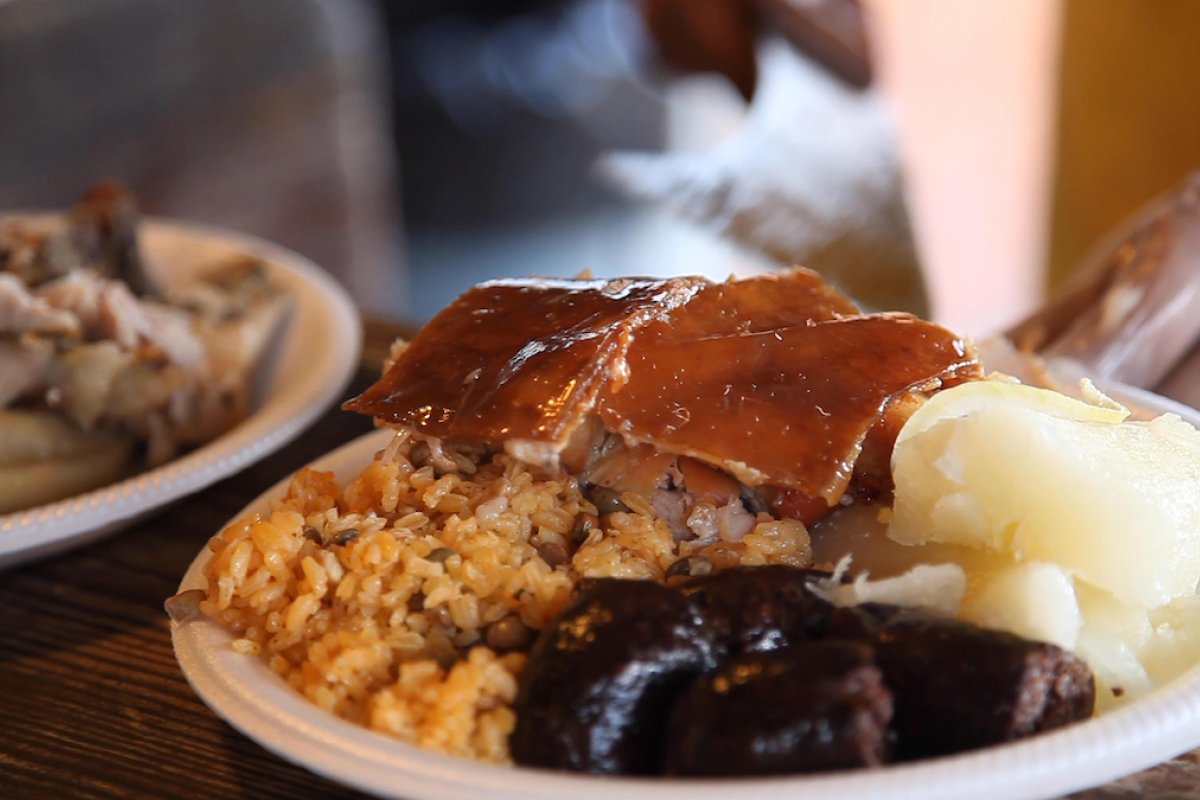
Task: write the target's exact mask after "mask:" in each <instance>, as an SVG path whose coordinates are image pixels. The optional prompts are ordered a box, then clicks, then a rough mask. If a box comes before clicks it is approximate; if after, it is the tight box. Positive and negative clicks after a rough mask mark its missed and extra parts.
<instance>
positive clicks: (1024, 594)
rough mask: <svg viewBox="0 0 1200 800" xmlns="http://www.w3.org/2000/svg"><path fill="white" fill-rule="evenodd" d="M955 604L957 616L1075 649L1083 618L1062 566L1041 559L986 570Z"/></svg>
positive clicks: (1071, 585)
mask: <svg viewBox="0 0 1200 800" xmlns="http://www.w3.org/2000/svg"><path fill="white" fill-rule="evenodd" d="M981 584H982V585H981V586H980V587H979V588H978V589H977V591H975V592H973V593H972V594H971V595H970V596H969V597H968V598H967V599H966V601H965V602H964V603H963V605H962V608H961V609H960V610H959V617H961V618H962V619H965V620H967V621H968V622H973V623H975V624H976V625H981V626H983V627H985V628H993V629H996V630H1001V631H1008V632H1009V633H1015V634H1016V635H1018V636H1023V637H1024V638H1026V639H1033V640H1035V641H1040V642H1050V643H1051V644H1056V645H1058V646H1059V647H1063V648H1066V649H1068V650H1074V649H1075V647H1076V645H1077V644H1078V642H1079V630H1080V628H1081V627H1082V625H1083V620H1082V619H1081V617H1080V614H1079V603H1078V602H1077V601H1076V599H1075V584H1074V582H1073V581H1072V580H1071V578H1070V576H1068V575H1067V574H1066V573H1065V572H1063V570H1062V568H1060V567H1058V566H1055V565H1054V564H1046V563H1044V562H1040V561H1034V562H1030V563H1028V564H1017V565H1014V566H1011V567H1007V568H1004V569H999V570H996V571H995V572H993V573H992V574H990V575H987V576H986V577H985V578H984V579H983V580H982V581H981Z"/></svg>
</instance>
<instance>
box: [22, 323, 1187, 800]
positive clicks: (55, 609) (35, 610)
mask: <svg viewBox="0 0 1200 800" xmlns="http://www.w3.org/2000/svg"><path fill="white" fill-rule="evenodd" d="M403 330H404V328H402V327H399V326H396V325H394V324H389V323H369V324H368V325H367V326H366V338H367V347H366V348H365V349H364V353H365V354H366V355H364V365H363V366H362V368H361V369H360V370H359V372H358V374H357V376H356V377H355V381H354V384H353V385H352V386H351V387H350V389H349V390H348V391H347V393H346V396H349V395H350V393H351V392H355V391H357V390H360V389H362V388H364V387H365V386H366V385H367V383H368V382H369V381H370V380H371V379H372V378H373V377H374V375H375V371H376V367H374V366H373V365H374V364H377V363H378V358H379V354H380V353H382V352H385V351H386V347H387V345H388V343H390V341H391V340H392V339H393V338H394V337H395V336H396V335H397V334H398V333H400V332H402V331H403ZM370 427H371V426H370V423H369V422H368V421H367V420H365V419H362V418H359V417H357V416H356V415H353V414H347V413H344V412H341V411H338V410H337V409H331V410H330V411H329V412H328V413H326V414H325V415H323V416H322V417H321V418H320V420H319V421H318V422H317V423H316V424H315V425H314V426H313V427H312V428H311V429H310V430H309V431H307V432H306V433H305V434H304V435H302V436H301V437H300V438H299V439H298V440H297V441H296V442H295V443H293V444H292V445H290V446H289V447H286V448H284V449H283V450H282V451H280V452H279V453H277V454H275V455H273V456H271V457H270V458H267V459H266V460H264V461H262V462H260V463H258V464H256V465H254V466H252V467H250V468H248V469H246V470H245V471H243V472H242V473H240V474H238V475H236V476H234V477H232V478H229V479H228V480H225V481H222V482H221V483H218V484H216V485H214V486H212V487H210V488H208V489H205V490H204V491H201V492H198V493H196V494H195V495H193V496H191V497H188V498H186V499H184V500H181V501H179V502H177V503H175V504H173V505H172V506H170V507H168V508H166V509H164V510H162V511H161V512H159V513H158V514H156V515H154V516H153V517H151V518H150V519H147V520H145V521H143V522H140V523H138V524H137V525H134V526H133V527H131V528H129V529H127V530H126V531H124V532H122V533H120V534H117V535H115V536H113V537H111V538H108V539H105V540H102V541H100V542H99V543H96V544H93V545H90V546H88V547H84V548H81V549H78V550H74V551H70V552H67V553H65V554H62V555H58V556H56V557H52V558H49V559H46V560H43V561H40V562H37V563H34V564H29V565H24V566H21V567H17V568H13V569H10V570H8V571H4V572H0V797H2V798H108V797H122V798H126V797H173V798H174V797H178V798H186V797H205V798H267V797H288V798H307V797H317V798H319V797H360V796H361V795H359V794H358V793H356V792H353V791H351V790H348V789H344V788H342V787H339V786H338V785H336V784H333V783H330V782H329V781H326V780H325V779H323V778H320V777H317V776H315V775H313V774H311V773H309V772H306V771H305V770H304V769H302V768H300V767H297V766H294V765H292V764H290V763H288V762H286V761H284V760H282V759H280V758H278V757H276V756H274V755H272V754H271V753H269V752H267V751H266V750H264V749H262V748H261V747H259V746H258V745H256V744H254V743H253V742H251V741H250V740H249V739H247V738H245V737H244V736H242V735H241V734H239V733H238V732H236V731H235V730H233V729H232V728H231V727H229V725H227V724H226V723H225V722H224V721H222V720H221V719H220V718H218V717H217V716H215V715H214V714H213V713H212V712H210V711H209V710H208V709H207V707H205V706H204V705H203V704H202V703H201V702H200V700H199V699H197V697H196V696H195V695H194V694H193V693H192V691H191V689H190V687H189V686H188V685H187V682H186V681H185V680H184V678H183V675H182V674H181V673H180V671H179V667H178V665H177V664H176V662H175V657H174V655H173V654H172V651H171V639H170V631H169V628H168V622H167V616H166V614H165V613H164V611H163V600H164V599H165V598H167V597H169V596H170V595H172V594H173V593H174V592H175V589H176V587H177V586H178V584H179V580H180V578H181V577H182V575H183V573H184V571H185V570H186V568H187V566H188V564H189V563H191V561H192V559H193V558H194V557H195V556H196V554H197V553H198V552H199V551H200V549H201V548H202V547H203V546H204V543H205V542H206V541H207V540H208V538H209V537H210V536H212V535H213V534H214V533H216V532H217V531H218V530H219V528H220V527H221V525H222V524H223V523H224V522H226V521H227V520H228V519H229V518H230V517H232V516H233V515H234V514H236V513H237V512H238V511H239V510H240V509H241V508H242V507H243V506H244V505H246V503H248V502H249V501H250V500H252V499H254V497H256V496H257V495H258V494H260V493H261V492H262V491H264V490H265V489H267V488H268V487H270V486H271V485H272V484H273V483H275V481H277V480H279V479H280V478H282V477H284V476H285V475H286V474H288V473H289V472H291V471H292V470H294V469H296V468H297V467H299V466H301V465H303V464H305V463H307V462H308V461H311V460H313V459H314V458H317V457H318V456H320V455H322V454H323V453H325V452H326V451H328V450H330V449H332V448H333V447H335V446H337V445H339V444H342V443H343V442H346V441H349V440H350V439H352V438H354V437H356V436H358V435H359V434H361V433H364V432H366V431H368V430H370ZM1077 797H1080V798H1087V800H1101V799H1104V800H1115V799H1116V798H1135V797H1156V798H1168V799H1169V800H1184V799H1185V798H1200V751H1197V752H1193V753H1191V754H1188V755H1187V756H1184V757H1183V758H1179V759H1176V760H1174V761H1172V762H1169V763H1167V764H1164V765H1161V766H1159V767H1156V768H1154V769H1152V770H1148V771H1146V772H1144V773H1141V774H1140V775H1136V776H1131V777H1129V778H1126V779H1123V780H1121V781H1117V782H1115V783H1112V784H1109V785H1107V786H1104V787H1101V788H1098V789H1094V790H1091V791H1088V792H1084V793H1082V794H1080V795H1077Z"/></svg>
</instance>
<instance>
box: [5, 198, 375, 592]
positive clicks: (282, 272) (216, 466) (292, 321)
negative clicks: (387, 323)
mask: <svg viewBox="0 0 1200 800" xmlns="http://www.w3.org/2000/svg"><path fill="white" fill-rule="evenodd" d="M28 219H30V220H31V221H32V222H33V224H39V225H53V224H56V220H57V219H58V218H57V217H54V216H53V215H37V216H33V217H28ZM140 236H141V243H142V252H143V256H144V258H145V261H146V268H147V271H148V272H149V274H150V275H151V277H152V278H154V279H155V280H156V281H158V282H160V283H161V284H162V285H164V286H171V285H178V284H179V283H180V282H183V281H186V280H187V279H189V278H190V277H191V276H193V275H195V274H196V273H197V272H199V271H202V270H203V269H205V268H206V267H211V266H212V265H214V264H219V263H221V262H222V261H225V260H226V259H229V258H232V257H235V256H238V255H250V256H256V257H258V258H261V259H262V260H263V261H264V262H265V263H266V265H267V269H268V270H269V271H270V275H271V277H272V279H273V280H274V281H276V282H277V283H279V284H280V285H281V286H282V287H283V288H284V290H285V291H286V292H287V293H288V294H289V295H290V296H291V298H292V300H293V305H292V308H291V310H290V312H289V314H288V315H287V317H285V320H284V323H283V327H282V328H281V330H280V331H279V332H278V333H277V335H276V336H275V338H274V342H273V345H272V347H271V348H270V350H269V351H268V352H267V353H266V356H265V358H264V360H263V365H262V368H261V369H259V370H258V374H257V376H256V380H257V383H256V385H255V386H254V387H252V400H253V402H252V408H253V411H252V412H251V414H250V416H249V417H247V418H246V419H245V420H243V421H242V423H241V424H239V425H238V426H237V427H235V428H233V429H232V430H230V431H229V432H227V433H226V434H224V435H223V436H221V437H219V438H217V439H215V440H213V441H211V442H209V443H208V444H206V445H204V446H202V447H199V448H197V449H195V450H192V451H190V452H188V453H187V454H185V455H183V456H182V457H180V458H177V459H174V460H173V461H170V462H168V463H167V464H164V465H162V466H161V467H158V468H156V469H152V470H148V471H146V472H142V473H139V474H137V475H135V476H133V477H131V478H129V479H127V480H124V481H121V482H120V483H115V484H111V485H109V486H106V487H103V488H101V489H97V490H95V491H91V492H87V493H84V494H80V495H76V496H75V497H71V498H69V499H66V500H62V501H59V502H56V503H50V504H47V505H43V506H38V507H36V508H31V509H26V510H23V511H17V512H14V513H11V514H3V515H0V568H2V567H7V566H12V565H13V564H16V563H19V562H22V561H27V560H30V559H33V558H37V557H41V556H46V555H49V554H51V553H54V552H57V551H60V550H63V549H65V548H67V547H75V546H77V545H81V544H84V543H85V542H89V541H92V540H94V539H97V538H99V537H100V536H103V535H105V534H109V533H113V532H115V531H117V530H119V529H120V528H122V527H123V526H125V525H128V524H130V523H131V522H132V521H134V520H135V519H137V518H138V517H140V516H142V515H145V514H146V513H148V512H150V511H152V510H154V509H156V508H158V507H160V506H162V505H164V504H166V503H170V502H171V501H172V500H176V499H178V498H180V497H183V496H185V495H188V494H192V493H193V492H196V491H199V490H200V489H203V488H204V487H206V486H208V485H210V484H212V483H214V482H216V481H218V480H220V479H222V478H225V477H228V476H230V475H233V474H234V473H236V472H238V471H239V470H241V469H243V468H244V467H246V466H248V465H250V464H252V463H254V462H255V461H258V460H259V459H261V458H264V457H265V456H267V455H270V454H271V453H273V452H274V451H276V450H278V449H279V448H280V447H282V446H283V445H284V444H286V443H287V442H289V441H291V440H292V439H294V438H295V437H296V436H297V435H298V434H299V433H300V432H301V431H303V430H304V429H305V428H306V427H308V425H309V424H310V423H312V421H313V420H315V419H316V418H317V417H318V416H319V415H320V414H321V413H322V412H323V411H324V410H325V409H326V408H328V407H329V405H330V404H331V403H333V402H334V401H335V400H337V399H338V395H339V394H340V393H341V392H342V390H343V389H344V388H345V387H346V384H347V383H348V382H349V380H350V377H351V376H352V375H353V374H354V369H355V366H356V365H357V363H358V353H359V348H360V346H361V338H362V326H361V323H360V321H359V318H358V312H357V311H356V310H355V307H354V304H353V302H352V301H351V300H350V298H349V296H348V295H347V294H346V292H345V290H344V289H342V287H341V286H340V285H338V283H337V282H336V281H335V280H333V279H332V278H331V277H330V276H329V275H328V274H327V273H325V272H324V271H323V270H321V269H320V268H319V267H317V266H316V265H314V264H313V263H312V262H311V261H309V260H307V259H305V258H303V257H302V256H299V255H297V254H295V253H292V252H290V251H288V250H285V249H284V248H282V247H278V246H276V245H273V244H269V243H267V242H264V241H262V240H260V239H256V238H254V237H251V236H246V235H244V234H237V233H231V232H228V231H222V230H217V229H215V228H208V227H203V226H199V225H191V224H183V223H177V222H168V221H163V220H147V221H143V222H142V223H141V228H140Z"/></svg>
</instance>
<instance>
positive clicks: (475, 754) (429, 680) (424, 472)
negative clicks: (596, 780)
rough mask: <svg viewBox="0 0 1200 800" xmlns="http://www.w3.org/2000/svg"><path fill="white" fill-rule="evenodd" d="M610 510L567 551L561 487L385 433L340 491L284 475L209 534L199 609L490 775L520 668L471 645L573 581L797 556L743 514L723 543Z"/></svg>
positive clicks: (778, 529)
mask: <svg viewBox="0 0 1200 800" xmlns="http://www.w3.org/2000/svg"><path fill="white" fill-rule="evenodd" d="M621 499H622V500H623V501H624V503H625V505H626V506H627V507H628V508H630V509H631V511H629V512H628V513H625V512H619V513H613V514H609V515H607V516H605V517H603V518H601V519H600V522H599V524H597V525H594V526H591V527H590V528H588V529H585V530H587V533H586V538H583V539H582V541H578V542H577V541H576V539H575V536H574V535H573V534H574V532H575V531H576V530H577V526H576V522H577V520H583V519H589V520H590V519H593V518H592V517H580V516H579V515H581V514H585V515H595V514H596V508H595V507H594V506H593V505H592V504H591V503H590V502H588V500H587V499H586V498H585V497H584V496H583V495H582V494H581V492H580V488H579V485H578V483H577V481H576V480H575V479H574V478H572V477H570V476H567V475H566V474H557V475H545V474H540V473H536V472H534V471H531V470H530V469H529V468H527V467H526V466H525V465H523V464H521V463H519V462H517V461H514V460H513V459H511V458H509V457H508V456H506V455H504V454H503V453H501V454H495V455H486V454H483V453H474V454H472V453H465V452H454V451H448V450H447V451H443V450H442V448H441V447H440V445H438V443H437V442H422V441H416V440H415V439H414V438H412V437H409V436H407V435H406V434H403V433H402V434H399V435H398V436H397V438H396V440H395V441H394V442H393V443H392V444H391V445H390V446H389V447H388V448H387V449H386V450H384V451H383V452H381V453H379V454H377V455H376V457H375V460H373V461H372V462H371V463H370V464H369V465H368V466H367V467H366V468H365V469H364V470H363V471H362V472H361V474H359V475H358V476H357V477H355V478H354V479H353V480H351V481H350V482H349V483H348V484H347V485H346V486H344V487H342V486H339V485H338V484H337V483H336V482H335V481H334V479H333V476H332V474H331V473H325V472H317V471H313V470H308V469H304V470H301V471H300V472H299V473H297V474H296V475H295V477H294V478H293V479H292V481H291V484H290V486H289V489H288V492H287V495H286V496H285V497H284V498H283V499H282V500H280V501H278V502H276V503H274V504H273V505H272V507H271V510H270V512H269V513H267V514H264V515H260V516H255V517H251V518H248V519H242V520H238V521H236V522H234V523H233V524H231V525H230V526H229V527H227V528H226V529H225V530H224V531H222V532H221V533H220V534H219V535H218V536H216V537H214V538H213V539H212V540H211V542H210V543H209V547H210V549H211V550H212V551H213V557H212V559H211V560H210V561H209V563H208V566H207V569H206V573H205V574H206V577H207V580H208V588H207V592H206V599H205V600H204V601H203V602H202V603H201V609H202V610H203V611H204V612H205V613H206V614H208V615H210V616H211V617H213V618H215V619H218V620H221V621H222V622H224V623H225V624H226V625H228V626H229V627H230V628H232V629H233V630H234V631H235V632H236V636H237V638H236V640H235V642H234V644H233V646H234V648H235V649H236V650H238V651H239V652H242V653H245V654H247V655H250V656H257V657H261V658H263V659H265V660H266V661H267V663H268V664H269V665H270V667H271V668H272V669H273V670H274V671H275V672H277V673H278V674H279V675H281V676H282V677H283V678H284V679H285V680H286V681H287V682H288V683H289V684H291V685H292V686H293V687H295V689H296V690H297V691H299V692H300V693H302V694H303V695H304V696H305V697H306V698H308V699H309V700H311V701H312V702H314V703H316V704H317V705H318V706H320V707H321V708H323V709H325V710H327V711H329V712H331V713H334V714H337V715H338V716H340V717H343V718H345V719H347V720H350V721H352V722H355V723H359V724H362V725H365V726H368V727H370V728H372V729H374V730H377V731H381V732H384V733H387V734H390V735H393V736H396V737H398V738H400V739H402V740H404V741H406V742H411V743H414V744H417V745H420V746H422V747H427V748H429V749H431V750H436V751H439V752H442V753H448V754H452V755H459V756H467V757H472V758H477V759H482V760H486V761H492V762H499V763H508V762H509V761H510V759H509V753H508V734H509V733H510V732H511V731H512V728H513V725H514V722H515V715H514V712H513V708H512V705H513V700H514V698H515V696H516V688H517V678H518V676H519V674H520V671H521V667H522V666H523V664H524V661H525V656H524V654H523V653H521V652H507V653H501V652H497V650H495V649H493V648H491V647H489V646H487V641H488V632H489V626H493V625H495V624H496V623H499V622H500V621H501V620H506V621H505V623H504V624H505V625H509V626H510V627H511V626H512V625H513V623H515V621H516V619H519V620H520V622H521V623H522V624H523V625H524V626H525V627H527V628H528V629H531V630H532V631H537V630H539V629H541V628H542V627H543V626H545V625H546V624H547V622H548V621H550V620H551V619H552V618H553V617H554V615H555V614H556V613H557V612H558V611H559V610H560V609H562V607H563V606H564V604H565V603H566V602H567V600H568V599H569V597H570V595H571V591H572V588H573V586H574V585H575V583H576V581H577V580H579V579H580V578H582V577H624V578H645V579H652V580H660V581H661V580H664V579H665V576H666V572H667V570H668V569H669V568H670V567H671V565H672V564H674V563H675V562H676V561H678V560H679V559H680V558H683V557H687V556H695V555H699V556H704V557H706V558H708V559H709V560H710V561H711V562H712V563H713V565H714V566H715V567H716V568H717V569H722V568H726V567H729V566H733V565H736V564H768V563H771V564H774V563H784V564H793V565H800V566H803V565H807V564H808V563H809V561H810V560H811V550H810V547H809V538H808V533H807V531H805V529H804V526H803V525H801V524H800V523H799V522H795V521H777V520H773V519H771V518H770V517H768V516H767V515H760V516H759V518H758V521H757V524H756V525H755V527H754V528H753V529H752V530H751V531H750V532H749V533H748V534H746V535H745V536H744V538H743V539H742V541H741V542H726V541H720V540H718V541H717V542H715V543H710V544H701V543H698V542H695V541H685V542H676V541H674V539H673V537H672V535H671V532H670V530H669V528H668V526H667V524H666V523H665V522H664V521H663V520H661V519H657V518H656V517H655V516H654V511H653V508H652V507H651V506H650V504H649V503H648V502H646V501H645V500H644V499H643V498H641V497H637V496H633V495H625V496H622V498H621ZM555 546H557V547H555ZM539 548H541V549H542V553H543V555H539ZM547 548H549V549H547ZM559 548H561V549H559ZM552 552H557V553H559V554H562V553H565V554H566V555H567V560H566V563H556V564H551V563H547V560H546V558H549V560H550V561H552V562H558V560H559V559H558V558H554V557H552V556H550V555H549V553H552ZM543 556H545V557H543ZM506 618H508V619H506ZM516 627H517V628H518V629H520V628H521V626H519V625H518V626H516Z"/></svg>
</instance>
